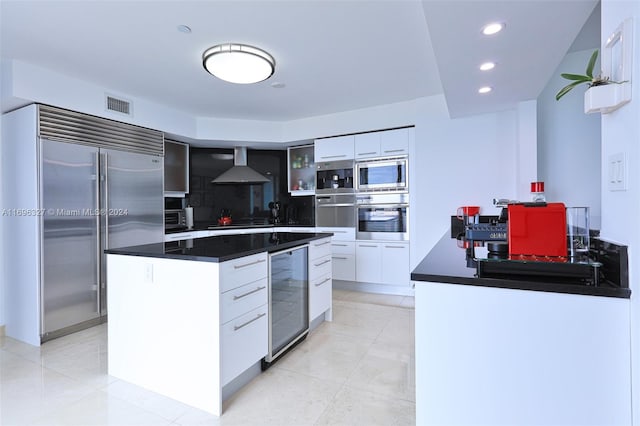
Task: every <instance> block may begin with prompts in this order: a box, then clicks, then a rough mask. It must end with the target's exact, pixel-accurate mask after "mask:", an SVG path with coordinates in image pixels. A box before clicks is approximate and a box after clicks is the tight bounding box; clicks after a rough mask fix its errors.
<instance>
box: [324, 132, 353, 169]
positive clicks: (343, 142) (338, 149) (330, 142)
mask: <svg viewBox="0 0 640 426" xmlns="http://www.w3.org/2000/svg"><path fill="white" fill-rule="evenodd" d="M314 157H315V162H316V163H319V162H323V161H338V160H352V159H353V157H354V138H353V136H338V137H335V138H326V139H316V140H315V143H314Z"/></svg>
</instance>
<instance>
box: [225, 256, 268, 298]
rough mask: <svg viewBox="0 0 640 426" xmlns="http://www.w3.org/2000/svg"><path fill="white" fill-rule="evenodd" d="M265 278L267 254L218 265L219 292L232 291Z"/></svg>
mask: <svg viewBox="0 0 640 426" xmlns="http://www.w3.org/2000/svg"><path fill="white" fill-rule="evenodd" d="M266 276H267V253H259V254H254V255H252V256H245V257H240V258H238V259H233V260H229V261H227V262H222V263H221V264H220V292H221V293H224V292H225V291H229V290H232V289H234V288H236V287H240V286H242V285H245V284H249V283H251V282H254V281H256V280H259V279H261V278H266Z"/></svg>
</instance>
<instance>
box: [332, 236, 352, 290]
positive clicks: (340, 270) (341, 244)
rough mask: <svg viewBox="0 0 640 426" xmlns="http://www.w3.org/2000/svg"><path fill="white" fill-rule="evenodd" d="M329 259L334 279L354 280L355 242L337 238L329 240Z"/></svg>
mask: <svg viewBox="0 0 640 426" xmlns="http://www.w3.org/2000/svg"><path fill="white" fill-rule="evenodd" d="M331 260H332V268H333V273H332V277H333V279H334V280H343V281H355V280H356V243H355V241H344V240H337V241H332V242H331Z"/></svg>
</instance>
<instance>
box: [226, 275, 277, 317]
mask: <svg viewBox="0 0 640 426" xmlns="http://www.w3.org/2000/svg"><path fill="white" fill-rule="evenodd" d="M267 301H268V296H267V279H266V278H262V279H260V280H258V281H254V282H252V283H249V284H246V285H243V286H240V287H237V288H234V289H233V290H229V291H227V292H225V293H222V295H221V296H220V309H221V311H222V314H221V319H222V323H223V324H224V323H226V322H228V321H231V320H232V319H234V318H237V317H239V316H241V315H243V314H246V313H247V312H249V311H251V310H253V309H256V308H257V307H259V306H262V305H264V304H265V303H267Z"/></svg>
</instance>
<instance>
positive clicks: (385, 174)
mask: <svg viewBox="0 0 640 426" xmlns="http://www.w3.org/2000/svg"><path fill="white" fill-rule="evenodd" d="M408 164H409V160H408V157H407V156H402V157H393V158H380V159H374V160H366V161H358V162H357V163H356V167H355V168H356V170H355V172H356V173H355V174H356V188H357V190H358V191H359V192H378V191H394V192H406V191H408V190H409V182H408V177H409V173H408V170H407V168H408Z"/></svg>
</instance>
